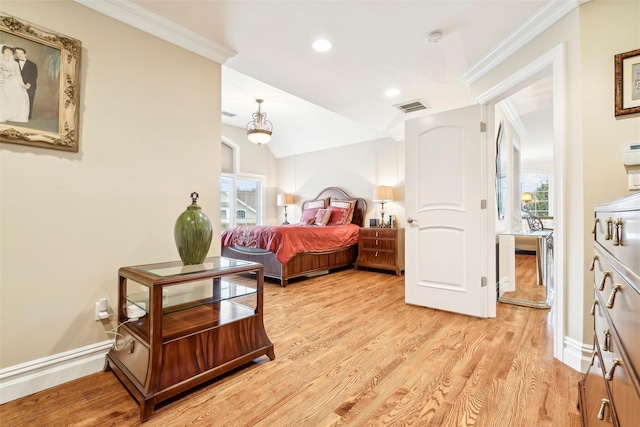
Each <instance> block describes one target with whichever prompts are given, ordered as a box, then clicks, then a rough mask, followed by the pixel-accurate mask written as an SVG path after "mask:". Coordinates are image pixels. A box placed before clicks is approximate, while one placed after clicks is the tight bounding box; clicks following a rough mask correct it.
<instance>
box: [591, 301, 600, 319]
mask: <svg viewBox="0 0 640 427" xmlns="http://www.w3.org/2000/svg"><path fill="white" fill-rule="evenodd" d="M596 305H598V300H595V301H593V305H592V306H591V311H590V314H591V315H592V316H593V315H595V314H596Z"/></svg>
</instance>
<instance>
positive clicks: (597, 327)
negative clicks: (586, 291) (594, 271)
mask: <svg viewBox="0 0 640 427" xmlns="http://www.w3.org/2000/svg"><path fill="white" fill-rule="evenodd" d="M595 298H596V301H597V303H596V305H595V310H594V331H595V335H596V338H597V340H598V344H599V347H600V354H599V356H600V360H601V364H602V365H603V366H604V367H605V368H604V369H605V370H606V369H608V368H609V367H610V366H611V364H612V362H613V357H614V356H613V354H614V353H613V348H614V347H617V343H614V338H613V335H614V334H615V329H614V328H613V326H611V325H610V324H609V319H608V317H607V315H606V314H605V313H606V311H607V308H606V307H605V302H603V301H602V300H601V299H600V298H599V297H598V295H596V296H595Z"/></svg>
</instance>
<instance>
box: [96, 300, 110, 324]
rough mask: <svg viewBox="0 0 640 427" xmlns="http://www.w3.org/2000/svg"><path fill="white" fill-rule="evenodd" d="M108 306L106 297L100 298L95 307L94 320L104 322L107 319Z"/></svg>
mask: <svg viewBox="0 0 640 427" xmlns="http://www.w3.org/2000/svg"><path fill="white" fill-rule="evenodd" d="M108 309H109V304H108V298H107V297H106V296H104V297H102V298H100V299H99V300H98V301H97V302H96V306H95V320H96V321H98V320H105V319H108V318H109V312H108Z"/></svg>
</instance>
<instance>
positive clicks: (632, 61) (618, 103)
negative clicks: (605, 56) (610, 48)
mask: <svg viewBox="0 0 640 427" xmlns="http://www.w3.org/2000/svg"><path fill="white" fill-rule="evenodd" d="M615 85H616V99H615V113H616V116H622V115H625V114H634V113H640V49H636V50H632V51H630V52H625V53H620V54H618V55H616V56H615Z"/></svg>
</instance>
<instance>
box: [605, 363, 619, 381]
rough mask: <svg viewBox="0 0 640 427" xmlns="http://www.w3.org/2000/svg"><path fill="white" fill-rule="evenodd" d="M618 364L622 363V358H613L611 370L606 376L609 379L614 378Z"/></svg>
mask: <svg viewBox="0 0 640 427" xmlns="http://www.w3.org/2000/svg"><path fill="white" fill-rule="evenodd" d="M618 365H622V360H620V359H617V358H616V359H613V364H612V365H611V367H610V368H609V372H607V375H605V376H604V377H605V378H606V379H607V381H611V380H612V379H613V372H614V371H615V370H616V366H618Z"/></svg>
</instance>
